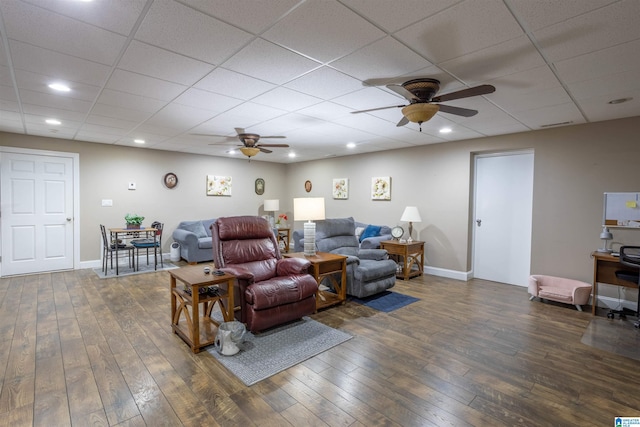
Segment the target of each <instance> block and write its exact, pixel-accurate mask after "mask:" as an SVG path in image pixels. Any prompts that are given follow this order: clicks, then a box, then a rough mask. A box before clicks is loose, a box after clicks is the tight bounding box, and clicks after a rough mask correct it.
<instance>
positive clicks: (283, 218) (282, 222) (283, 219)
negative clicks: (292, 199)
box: [276, 213, 289, 228]
mask: <svg viewBox="0 0 640 427" xmlns="http://www.w3.org/2000/svg"><path fill="white" fill-rule="evenodd" d="M288 219H289V218H287V214H283V213H282V214H280V215H278V219H277V220H276V227H278V228H286V227H287V220H288Z"/></svg>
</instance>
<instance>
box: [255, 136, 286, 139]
mask: <svg viewBox="0 0 640 427" xmlns="http://www.w3.org/2000/svg"><path fill="white" fill-rule="evenodd" d="M265 138H286V136H281V135H271V136H262V135H260V139H265Z"/></svg>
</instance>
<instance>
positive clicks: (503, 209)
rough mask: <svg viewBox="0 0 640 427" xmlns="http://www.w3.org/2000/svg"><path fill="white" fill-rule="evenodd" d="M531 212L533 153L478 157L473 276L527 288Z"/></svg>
mask: <svg viewBox="0 0 640 427" xmlns="http://www.w3.org/2000/svg"><path fill="white" fill-rule="evenodd" d="M532 207H533V153H530V152H526V153H516V154H503V155H493V156H477V157H476V161H475V201H474V209H475V212H474V221H475V223H474V224H473V229H474V245H473V277H475V278H478V279H485V280H492V281H495V282H502V283H509V284H512V285H519V286H527V282H528V277H529V274H530V269H531V221H532Z"/></svg>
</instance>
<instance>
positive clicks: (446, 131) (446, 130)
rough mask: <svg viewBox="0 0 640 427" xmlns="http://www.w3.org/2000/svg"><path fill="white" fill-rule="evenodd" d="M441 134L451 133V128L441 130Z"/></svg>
mask: <svg viewBox="0 0 640 427" xmlns="http://www.w3.org/2000/svg"><path fill="white" fill-rule="evenodd" d="M440 133H451V128H442V129H440Z"/></svg>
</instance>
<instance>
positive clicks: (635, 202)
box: [603, 192, 640, 228]
mask: <svg viewBox="0 0 640 427" xmlns="http://www.w3.org/2000/svg"><path fill="white" fill-rule="evenodd" d="M603 225H608V226H615V227H629V228H640V192H638V193H604V214H603Z"/></svg>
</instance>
